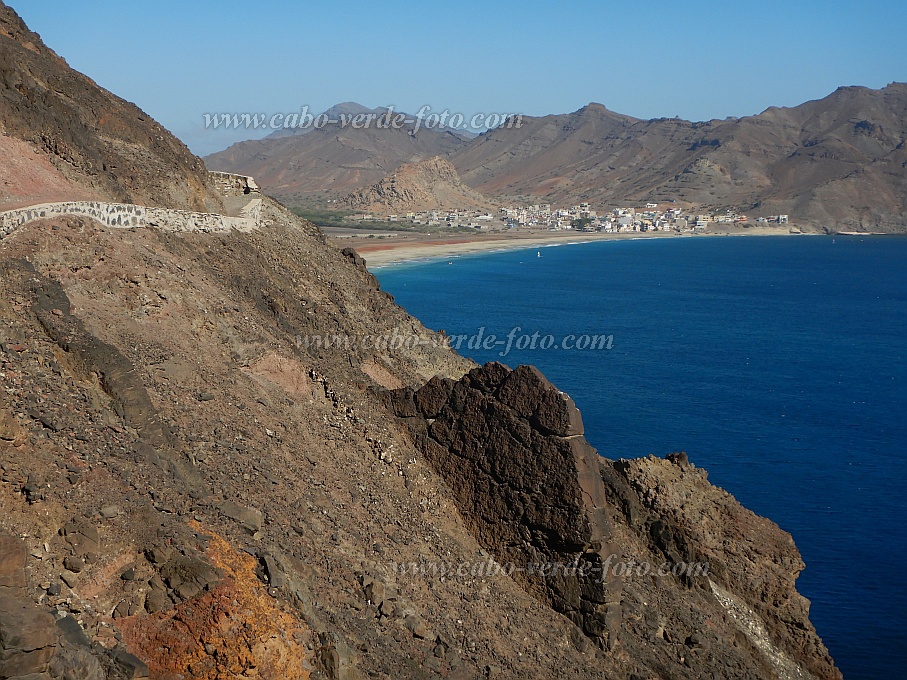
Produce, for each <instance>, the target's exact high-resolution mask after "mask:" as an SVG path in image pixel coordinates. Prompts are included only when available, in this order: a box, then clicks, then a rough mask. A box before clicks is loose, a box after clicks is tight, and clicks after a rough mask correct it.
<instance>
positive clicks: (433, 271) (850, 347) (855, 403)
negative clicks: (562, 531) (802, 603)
mask: <svg viewBox="0 0 907 680" xmlns="http://www.w3.org/2000/svg"><path fill="white" fill-rule="evenodd" d="M375 273H376V275H377V276H378V278H379V280H380V282H381V285H382V288H384V289H385V290H387V291H389V292H390V293H392V294H393V295H394V296H395V298H396V300H397V302H398V303H399V304H401V305H402V306H403V307H405V308H406V309H407V310H408V311H409V312H410V313H412V314H413V315H415V316H416V317H418V318H419V319H421V320H422V322H423V323H424V324H425V325H426V326H428V327H430V328H433V329H435V330H437V329H442V328H443V329H445V330H446V331H447V332H448V334H450V335H457V334H464V335H468V336H472V335H475V334H477V333H478V331H479V329H480V328H482V327H484V331H483V333H484V335H485V336H486V337H487V335H488V334H495V335H497V336H498V338H499V339H503V340H505V341H506V338H507V336H508V334H510V333H511V332H512V331H511V329H513V328H516V327H519V328H520V331H518V332H516V333H515V335H514V344H516V341H517V340H518V339H519V337H520V336H521V335H524V334H525V335H527V336H531V335H532V334H534V333H535V332H538V333H539V336H538V340H537V343H536V344H537V345H538V344H540V343H541V341H542V339H543V338H544V336H546V335H552V336H554V340H555V346H554V347H553V348H551V349H547V350H543V349H540V348H538V347H536V349H535V350H533V349H530V348H527V349H525V350H523V351H519V350H517V349H516V348H515V346H514V347H511V349H510V352H509V353H507V355H506V356H500V355H501V353H502V352H505V351H506V345H502V346H496V347H493V348H492V349H490V350H488V349H481V348H480V349H470V348H469V347H468V346H467V345H466V343H465V342H464V344H463V346H462V347H461V350H460V351H461V353H463V354H465V355H467V356H470V357H472V358H473V359H475V360H476V361H479V362H485V361H490V360H498V361H502V362H504V363H506V364H508V365H510V366H517V365H518V364H521V363H531V364H534V365H536V366H538V367H539V368H540V369H541V370H542V371H543V372H544V373H545V374H546V375H547V376H548V378H549V379H550V380H551V381H552V382H554V383H555V384H556V385H557V386H558V387H559V388H560V389H562V390H564V391H566V392H568V393H569V394H570V395H571V396H572V397H573V398H574V399H575V401H576V403H577V405H578V406H579V408H580V409H581V411H582V413H583V420H584V422H585V425H586V437H587V438H588V439H589V441H590V442H591V443H592V444H593V445H594V446H595V447H597V448H598V450H599V452H600V453H601V454H602V455H604V456H607V457H609V458H618V457H625V458H629V457H636V456H643V455H647V454H650V453H653V454H656V455H658V456H663V455H664V454H666V453H669V452H672V451H680V450H683V451H686V452H687V453H688V454H689V456H690V459H691V460H692V461H693V462H694V463H695V464H696V465H697V466H699V467H703V468H705V469H706V470H708V472H709V479H710V480H711V481H712V483H714V484H717V485H719V486H721V487H723V488H725V489H727V490H728V491H729V492H731V493H732V494H733V495H734V496H735V497H736V498H737V499H738V500H739V501H740V502H741V503H743V505H745V506H746V507H748V508H750V509H752V510H753V511H755V512H756V513H758V514H760V515H764V516H766V517H769V518H771V519H772V520H774V521H775V522H777V523H778V524H779V525H780V526H781V527H782V528H784V529H785V530H787V531H789V532H790V533H791V534H793V537H794V540H795V541H796V543H797V546H798V547H799V549H800V551H801V553H802V554H803V559H804V561H805V562H806V565H807V566H806V569H805V570H804V571H803V573H802V574H801V576H800V579H799V580H798V589H799V590H800V592H801V593H802V594H803V595H805V596H806V597H807V598H809V599H810V600H811V602H812V608H811V614H810V616H811V619H812V621H813V623H814V624H815V626H816V628H817V629H818V631H819V634H820V635H821V636H822V639H823V640H824V642H825V643H826V645H827V646H828V648H829V650H830V652H831V654H832V656H833V657H834V659H835V661H836V663H837V665H838V666H839V667H840V668H841V670H842V671H843V673H844V676H845V678H880V679H881V678H885V679H888V678H897V677H904V675H903V674H904V673H905V672H907V671H905V669H907V621H905V616H907V585H905V576H907V573H905V574H902V573H901V571H902V569H905V567H907V529H905V527H907V500H905V497H907V369H905V361H904V359H905V353H907V349H905V346H907V341H905V340H907V238H903V237H875V236H874V237H841V236H838V237H835V238H831V237H807V236H802V237H783V236H782V237H758V238H756V237H750V238H734V237H724V238H722V237H715V238H703V237H698V238H697V237H694V238H669V239H640V240H625V241H604V242H603V241H598V242H595V243H587V244H578V245H563V246H557V247H547V248H540V249H533V250H517V251H508V252H501V253H492V254H482V255H469V256H463V257H457V258H444V259H443V260H440V261H432V262H422V263H410V264H402V265H397V266H392V267H387V268H382V269H378V270H376V272H375ZM582 334H595V335H613V336H614V340H613V347H612V349H610V350H585V351H580V350H577V349H573V350H565V349H562V348H558V345H559V344H560V342H561V340H562V339H563V338H564V337H565V336H568V335H573V336H580V335H582ZM523 342H526V341H525V340H524V341H523ZM568 342H571V341H569V340H568ZM487 346H489V347H491V346H492V345H491V344H490V343H489V344H488V345H487Z"/></svg>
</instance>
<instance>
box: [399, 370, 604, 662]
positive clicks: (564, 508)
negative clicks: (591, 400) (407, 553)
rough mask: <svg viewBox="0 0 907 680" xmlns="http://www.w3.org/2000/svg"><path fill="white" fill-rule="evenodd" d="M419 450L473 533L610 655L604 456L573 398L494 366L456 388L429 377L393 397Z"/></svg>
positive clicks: (536, 378) (536, 377)
mask: <svg viewBox="0 0 907 680" xmlns="http://www.w3.org/2000/svg"><path fill="white" fill-rule="evenodd" d="M389 401H390V404H391V405H392V407H393V409H394V412H395V413H396V414H397V415H398V416H401V417H407V418H411V414H413V410H414V409H415V408H417V407H418V409H419V412H420V414H421V415H422V417H424V418H426V419H434V420H433V422H432V423H431V424H430V425H428V424H426V428H427V432H428V434H427V435H423V434H420V432H421V431H422V430H423V428H421V427H420V428H413V431H414V435H415V438H416V440H417V443H418V445H419V446H420V447H421V448H422V450H423V452H424V453H425V455H426V456H427V457H428V459H429V460H430V461H431V463H432V465H434V466H435V468H436V469H437V470H438V472H439V473H440V474H441V475H442V476H443V477H444V479H445V480H446V481H447V483H448V485H449V486H450V487H451V489H452V491H453V492H454V495H455V498H456V501H457V503H458V505H459V507H460V509H461V511H462V512H463V514H464V516H465V517H466V519H467V522H468V523H469V524H470V525H471V526H470V528H471V529H472V531H473V532H474V534H475V535H476V537H477V538H478V539H479V541H480V542H481V543H482V545H483V546H485V547H486V548H487V549H488V550H490V551H492V553H493V554H494V555H495V556H496V558H497V559H498V560H499V561H500V562H502V563H504V564H505V566H509V565H513V566H514V567H515V568H516V569H517V574H519V577H518V578H519V580H520V581H522V582H523V583H524V585H525V587H526V588H527V589H529V590H530V591H531V592H533V593H535V594H536V595H537V596H538V597H539V598H541V599H542V600H543V601H545V602H546V603H548V604H549V605H550V606H552V607H553V608H554V609H556V610H557V611H559V612H561V613H563V614H565V615H566V616H568V617H569V618H570V619H572V620H573V621H574V622H575V623H576V624H577V625H579V626H580V627H581V628H582V629H583V630H584V631H585V633H586V634H587V635H588V636H590V637H591V638H593V639H594V640H596V641H598V642H599V643H600V644H601V645H602V646H606V647H608V648H613V646H614V643H615V642H616V637H617V633H618V627H619V622H620V583H619V581H618V579H616V578H613V577H612V576H611V575H610V574H609V573H607V569H606V568H605V560H606V559H607V557H608V555H609V554H611V553H612V552H613V551H614V546H613V545H612V544H611V539H612V532H611V527H610V525H609V521H608V519H607V517H606V515H605V513H604V507H605V504H606V500H605V493H604V485H603V483H602V480H601V476H600V474H599V463H598V456H597V454H596V452H595V450H594V449H593V448H592V447H591V446H589V444H588V442H586V440H585V439H584V438H583V437H582V431H583V426H582V418H581V416H580V413H579V411H578V410H577V408H576V406H575V405H574V403H573V401H572V400H571V399H570V398H569V397H567V396H566V395H565V394H563V393H562V392H560V391H559V390H557V389H556V388H555V387H554V386H553V385H552V384H551V383H550V382H548V380H546V379H545V377H544V376H543V375H542V374H541V373H540V372H539V371H538V370H537V369H535V368H533V367H531V366H520V367H519V368H517V369H516V370H514V371H510V369H508V368H507V367H506V366H503V365H501V364H497V363H492V364H487V365H486V366H484V367H482V368H477V369H474V370H473V371H471V372H470V373H469V375H468V376H466V377H465V378H464V379H463V380H461V381H460V382H457V383H454V382H453V381H443V380H440V379H433V380H432V381H429V383H428V384H426V385H425V386H424V387H423V388H421V389H420V390H418V391H417V392H415V394H412V393H411V391H409V390H398V391H395V392H393V393H391V395H390V397H389Z"/></svg>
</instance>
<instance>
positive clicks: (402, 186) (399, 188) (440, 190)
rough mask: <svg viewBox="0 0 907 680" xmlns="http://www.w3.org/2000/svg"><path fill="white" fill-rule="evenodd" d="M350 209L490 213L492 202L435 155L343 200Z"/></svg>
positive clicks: (394, 211) (399, 211)
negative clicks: (477, 211)
mask: <svg viewBox="0 0 907 680" xmlns="http://www.w3.org/2000/svg"><path fill="white" fill-rule="evenodd" d="M340 204H341V205H343V206H344V207H347V208H350V209H351V210H359V211H364V212H378V213H381V214H392V213H405V212H409V211H424V210H458V209H459V210H488V209H489V207H490V206H491V205H492V201H490V200H489V199H487V198H486V197H485V196H483V195H482V194H480V193H479V192H478V191H475V190H474V189H470V188H469V187H467V186H466V185H465V184H463V182H461V181H460V177H459V175H457V171H456V169H455V168H454V167H453V166H452V165H451V164H450V163H449V162H448V161H446V160H444V159H443V158H440V157H438V156H435V157H433V158H428V159H426V160H424V161H420V162H418V163H405V164H403V165H401V166H400V167H399V168H397V170H396V171H395V172H393V173H392V174H390V175H388V176H387V177H385V178H384V179H382V180H381V181H380V182H378V183H376V184H373V185H372V186H370V187H366V188H364V189H360V190H358V191H354V192H353V193H351V194H349V195H348V196H345V197H344V198H342V199H340Z"/></svg>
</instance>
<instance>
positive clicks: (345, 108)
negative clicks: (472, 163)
mask: <svg viewBox="0 0 907 680" xmlns="http://www.w3.org/2000/svg"><path fill="white" fill-rule="evenodd" d="M387 112H388V109H387V108H386V107H383V106H379V107H378V108H376V109H370V108H368V107H367V106H363V105H362V104H358V103H356V102H341V103H340V104H334V106H332V107H331V108H329V109H327V110H325V111H323V112H322V113H321V114H315V113H314V112H308V113H311V114H312V115H313V116H315V118H317V117H318V116H324V117H326V119H327V120H330V121H342V120H344V119H345V120H352V119H353V118H354V117H355V116H359V115H369V114H373V115H375V116H381V115H384V114H386V113H387ZM403 115H404V116H405V117H406V118H410V119H415V116H413V115H410V114H407V113H403ZM313 122H314V121H313ZM297 125H298V123H297ZM314 129H315V126H314V124H312V125H306V126H304V127H296V128H289V129H284V130H277V131H275V132H272V133H271V134H269V135H268V136H267V137H265V139H280V138H281V137H295V136H297V135H305V134H308V133H309V132H311V131H312V130H314ZM434 129H435V130H436V131H438V132H448V131H449V132H451V133H453V134H454V135H456V136H458V137H462V138H463V139H465V140H470V139H472V138H474V137H475V136H476V134H475V133H474V132H469V131H467V130H459V129H453V128H448V127H447V126H436V127H435V128H434Z"/></svg>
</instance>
